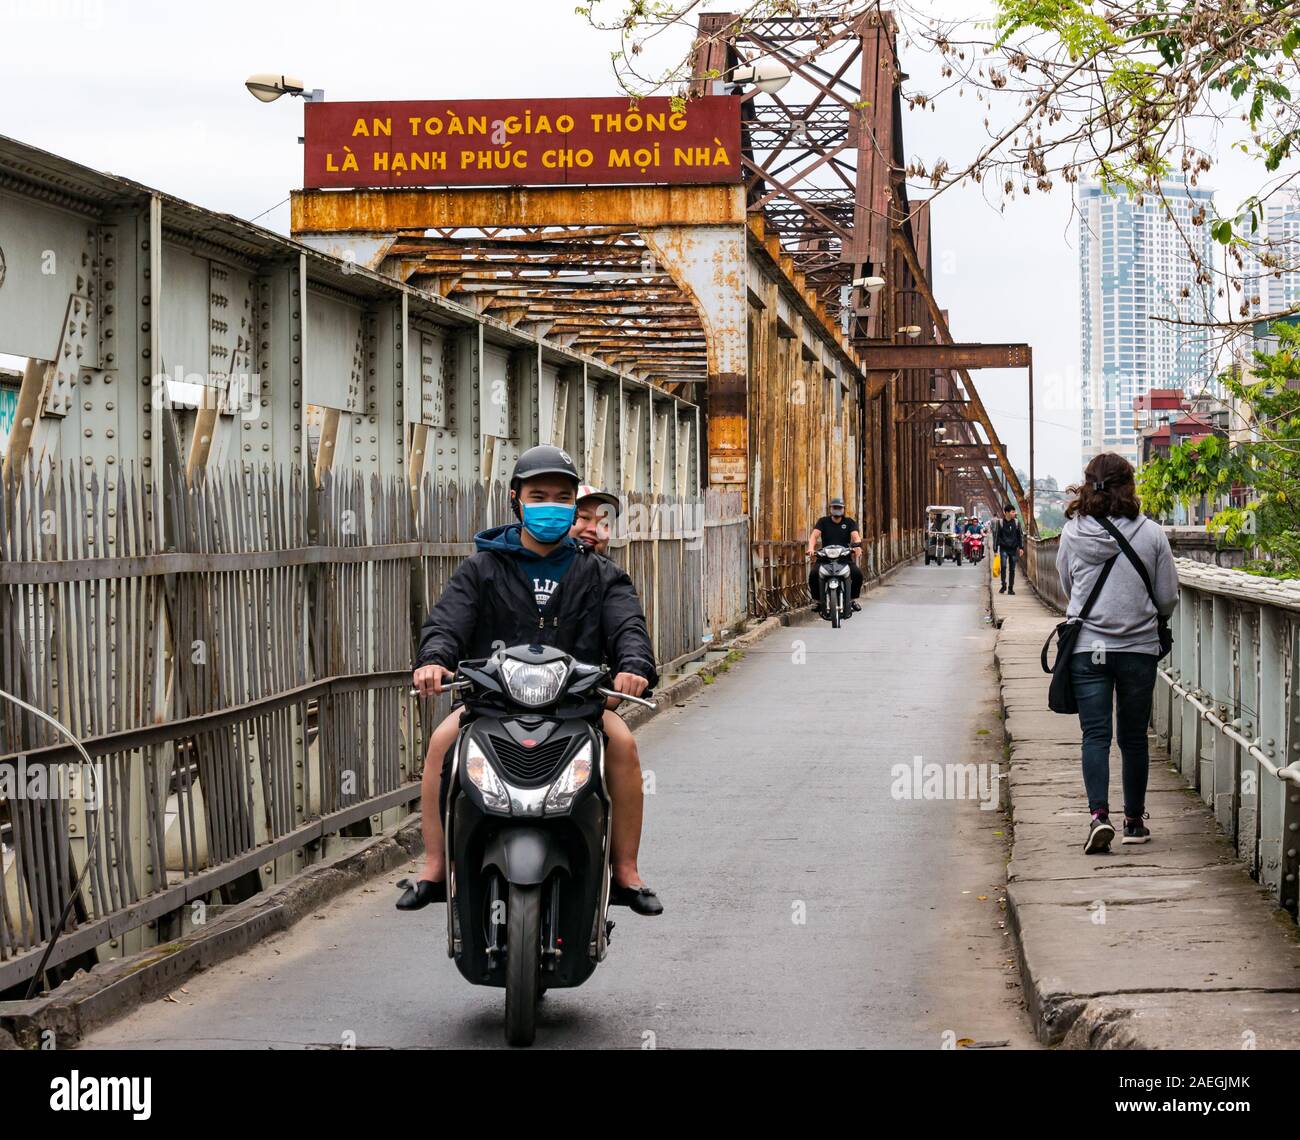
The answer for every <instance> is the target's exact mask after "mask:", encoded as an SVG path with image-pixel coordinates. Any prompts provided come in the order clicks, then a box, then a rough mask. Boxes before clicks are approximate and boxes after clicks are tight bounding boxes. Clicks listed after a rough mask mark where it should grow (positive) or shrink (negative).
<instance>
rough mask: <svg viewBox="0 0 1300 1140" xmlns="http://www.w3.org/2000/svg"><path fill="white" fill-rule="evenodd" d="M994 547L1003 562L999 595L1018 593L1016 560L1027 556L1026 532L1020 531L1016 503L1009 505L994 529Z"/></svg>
mask: <svg viewBox="0 0 1300 1140" xmlns="http://www.w3.org/2000/svg"><path fill="white" fill-rule="evenodd" d="M993 545H994V546H995V547H997V551H998V554H999V555H1000V556H1001V562H1002V588H1001V589H1000V590H999V591H998V593H999V594H1014V593H1015V592H1016V560H1017V559H1020V558H1023V557H1024V556H1025V532H1024V531H1023V530H1021V529H1020V520H1019V519H1017V518H1016V508H1015V504H1014V503H1007V504H1006V506H1005V507H1004V508H1003V510H1002V519H1001V521H1000V522H999V523H998V524H997V525H996V526H995V527H994V528H993Z"/></svg>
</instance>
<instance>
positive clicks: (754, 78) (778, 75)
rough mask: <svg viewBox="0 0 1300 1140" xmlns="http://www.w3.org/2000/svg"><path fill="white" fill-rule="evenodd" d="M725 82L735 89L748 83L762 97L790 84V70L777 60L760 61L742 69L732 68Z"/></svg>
mask: <svg viewBox="0 0 1300 1140" xmlns="http://www.w3.org/2000/svg"><path fill="white" fill-rule="evenodd" d="M727 82H728V83H729V84H731V85H732V86H733V87H734V88H736V89H739V88H741V87H743V86H745V84H747V83H750V84H753V86H754V87H755V88H756V89H757V90H759V91H761V92H763V94H764V95H772V94H775V93H776V92H777V91H780V90H781V88H782V87H784V86H785V85H786V84H787V83H789V82H790V69H789V68H788V67H786V66H785V64H783V63H781V62H779V61H778V60H775V59H760V60H758V61H757V62H755V63H750V64H746V65H745V66H744V67H736V68H733V69H732V71H731V74H730V75H729V76H728V77H727ZM733 94H734V92H733Z"/></svg>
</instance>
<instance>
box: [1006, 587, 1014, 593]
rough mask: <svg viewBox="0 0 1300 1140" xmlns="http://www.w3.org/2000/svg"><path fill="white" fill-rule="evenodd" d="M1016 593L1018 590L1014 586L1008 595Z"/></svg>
mask: <svg viewBox="0 0 1300 1140" xmlns="http://www.w3.org/2000/svg"><path fill="white" fill-rule="evenodd" d="M1015 592H1016V589H1015V587H1014V586H1013V587H1012V588H1011V589H1009V590H1008V591H1007V593H1008V594H1014V593H1015Z"/></svg>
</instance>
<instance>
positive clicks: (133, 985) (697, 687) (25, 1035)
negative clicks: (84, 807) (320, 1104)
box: [0, 563, 908, 1050]
mask: <svg viewBox="0 0 1300 1140" xmlns="http://www.w3.org/2000/svg"><path fill="white" fill-rule="evenodd" d="M907 564H908V563H900V564H899V566H896V567H893V568H892V569H891V570H889V571H887V572H886V573H885V574H884V575H882V576H881V577H880V578H877V579H874V580H873V581H871V582H869V583H864V585H863V592H864V593H866V592H867V591H868V590H869V589H874V588H875V587H877V586H879V585H880V584H881V583H882V582H883V581H885V580H886V579H887V578H889V576H890V575H891V574H893V573H894V572H895V571H896V570H898V569H900V568H901V567H902V566H904V565H907ZM816 620H819V619H817V618H816V617H814V615H813V614H812V613H811V612H810V611H808V610H804V611H803V612H802V613H800V612H799V611H795V612H793V613H785V614H778V615H776V616H774V617H770V618H767V619H765V620H763V621H761V622H759V623H758V624H757V625H755V626H754V627H753V628H752V629H749V630H746V631H745V632H744V633H742V634H739V635H738V636H736V637H734V638H732V639H731V640H730V641H727V642H725V643H722V644H720V645H719V646H718V649H720V650H721V649H726V650H727V656H726V657H724V658H721V659H719V660H717V661H713V662H710V663H708V664H707V665H702V666H701V667H700V669H699V671H698V672H696V673H693V674H691V675H690V676H687V677H683V678H681V680H679V681H676V682H674V683H672V684H671V685H667V686H665V687H664V688H662V689H660V690H658V692H657V694H656V701H657V703H658V706H659V707H658V709H647V708H644V707H642V706H640V705H633V706H632V707H631V709H629V710H628V712H627V713H625V714H624V719H626V720H627V722H628V725H629V727H631V728H632V729H633V730H635V729H636V728H638V727H640V726H641V725H643V724H645V723H646V722H647V721H649V720H651V719H652V718H653V717H655V716H656V715H658V713H659V712H660V711H662V710H663V709H664V708H668V707H672V706H674V705H677V704H681V703H682V702H684V701H686V700H689V699H690V698H691V697H692V696H694V695H695V694H696V693H698V692H700V691H701V690H702V689H703V688H704V685H705V682H704V677H706V676H708V677H716V676H718V675H719V674H722V673H725V672H727V671H729V670H730V668H731V666H732V665H733V664H734V663H736V662H737V661H738V660H739V659H740V658H739V657H738V656H736V655H738V654H739V655H743V654H744V652H745V650H746V649H748V648H750V647H751V646H753V645H756V644H757V643H758V642H760V641H762V640H763V639H764V638H766V637H768V636H770V635H771V634H773V633H775V632H776V631H777V630H778V629H782V628H785V627H787V626H791V625H804V624H809V623H811V622H813V621H816ZM423 850H424V846H423V841H422V838H421V835H420V819H419V815H418V814H413V815H411V816H409V817H407V819H405V820H403V821H402V823H401V824H399V825H398V827H397V829H396V830H395V831H393V832H389V833H385V834H382V835H378V836H375V837H374V838H373V839H371V840H369V841H368V842H366V843H365V844H364V845H363V846H361V847H360V848H358V849H356V850H353V851H350V852H347V853H345V854H342V855H339V856H338V857H337V858H334V859H331V860H328V861H326V862H324V863H318V864H316V865H314V866H312V867H308V868H307V869H306V870H304V871H303V872H302V873H301V874H299V875H296V876H295V877H294V878H292V879H290V880H289V881H288V882H287V883H285V884H283V885H282V886H280V887H277V888H276V889H275V890H274V891H272V892H271V893H270V894H267V895H265V896H263V897H257V898H252V899H249V900H248V901H247V902H244V903H240V904H239V905H238V906H233V907H231V908H230V909H229V910H227V911H224V912H223V913H222V914H221V915H220V916H218V917H217V918H214V919H213V920H212V921H211V922H209V923H208V924H207V925H206V926H205V927H204V928H203V929H202V930H200V931H196V932H194V933H191V934H187V935H185V937H183V938H179V939H177V940H176V941H175V942H171V943H169V944H167V945H166V946H155V947H152V948H150V949H149V950H146V951H143V952H141V953H139V954H133V955H130V956H127V957H124V958H116V959H113V960H112V961H109V962H104V963H101V964H100V965H98V966H96V967H95V968H94V969H93V970H91V971H90V972H89V973H86V974H83V975H81V976H79V977H76V978H73V979H72V980H71V981H68V982H65V983H64V984H63V985H61V986H59V987H58V988H57V989H56V990H55V991H54V992H53V993H51V994H48V995H45V996H43V997H39V998H33V999H32V1000H31V1001H7V1002H0V1050H4V1049H12V1048H25V1049H40V1048H41V1047H42V1044H43V1042H44V1041H46V1040H50V1039H51V1038H50V1037H49V1035H50V1034H53V1037H52V1040H53V1041H54V1042H55V1043H56V1045H57V1047H58V1048H61V1049H62V1048H68V1047H70V1046H75V1045H77V1044H78V1043H79V1042H81V1041H82V1040H83V1039H84V1038H85V1036H86V1035H87V1034H88V1033H90V1032H91V1031H92V1030H94V1029H97V1028H99V1027H101V1026H104V1025H107V1024H108V1023H110V1022H112V1021H114V1020H116V1019H117V1018H120V1017H122V1016H124V1015H125V1014H127V1013H129V1012H131V1010H133V1009H135V1008H137V1007H139V1006H140V1005H143V1004H144V1003H145V1002H149V1001H155V1000H157V999H158V998H161V997H165V996H166V995H167V994H168V993H170V992H171V991H172V990H174V989H176V987H177V986H179V985H180V984H181V983H182V982H184V981H185V979H186V978H189V977H191V976H193V975H194V974H197V973H200V972H202V971H204V970H207V969H209V968H211V967H212V966H216V965H218V964H219V963H221V962H225V961H227V960H229V959H231V958H233V957H235V956H236V955H238V954H241V953H243V952H244V951H245V950H247V949H249V948H250V947H252V946H254V945H256V944H257V943H259V942H261V941H262V940H263V939H266V938H269V937H270V936H271V935H273V934H280V933H282V932H284V931H286V930H288V929H289V928H290V927H291V926H293V925H294V924H295V923H297V922H298V921H300V920H301V919H303V918H305V917H306V916H307V915H309V914H312V913H315V912H316V911H317V910H319V909H320V907H321V906H323V905H324V904H325V903H327V902H329V901H330V900H331V899H334V898H337V897H338V896H339V895H342V894H344V893H345V892H347V891H350V890H352V889H353V888H355V887H358V886H361V885H362V884H363V883H365V882H368V881H369V880H371V879H374V878H376V877H377V876H379V875H383V874H386V873H387V872H389V871H392V870H394V869H395V868H397V867H400V866H401V865H402V864H403V863H405V862H407V861H408V860H410V859H411V858H413V857H416V856H418V855H420V854H421V853H422V852H423Z"/></svg>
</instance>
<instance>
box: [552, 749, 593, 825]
mask: <svg viewBox="0 0 1300 1140" xmlns="http://www.w3.org/2000/svg"><path fill="white" fill-rule="evenodd" d="M591 769H592V756H591V741H587V743H586V744H584V745H583V746H582V747H581V748H579V749H578V751H577V753H576V754H575V755H574V757H573V759H572V760H570V761H569V763H568V764H567V765H566V766H565V769H564V771H563V772H561V773H560V778H559V779H558V780H556V781H555V783H553V784H552V785H551V790H550V791H549V792H547V794H546V808H545V810H546V812H547V813H548V814H549V813H551V812H564V811H568V810H569V808H570V807H571V806H572V804H573V797H574V796H576V795H577V794H578V793H579V792H580V791H582V789H583V788H585V787H586V786H587V782H588V781H589V780H590V779H591Z"/></svg>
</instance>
